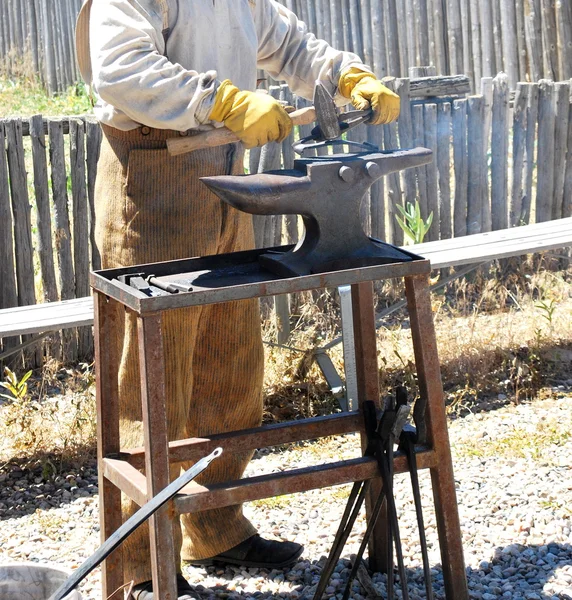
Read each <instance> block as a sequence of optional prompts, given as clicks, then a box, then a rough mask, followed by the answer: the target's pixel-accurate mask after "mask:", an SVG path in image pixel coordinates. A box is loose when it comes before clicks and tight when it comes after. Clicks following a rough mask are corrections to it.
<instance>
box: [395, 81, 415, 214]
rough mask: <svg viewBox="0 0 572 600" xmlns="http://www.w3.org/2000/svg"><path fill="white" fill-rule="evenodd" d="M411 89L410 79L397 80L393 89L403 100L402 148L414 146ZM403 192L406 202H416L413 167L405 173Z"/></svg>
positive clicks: (400, 132) (399, 128) (400, 131)
mask: <svg viewBox="0 0 572 600" xmlns="http://www.w3.org/2000/svg"><path fill="white" fill-rule="evenodd" d="M409 89H410V79H407V78H403V79H396V80H395V83H394V86H393V91H394V92H395V93H396V94H397V95H398V96H399V98H400V101H401V114H400V115H399V121H398V130H399V144H400V147H401V148H413V123H412V121H411V109H410V95H409ZM403 193H404V204H405V203H407V202H410V203H411V204H415V197H416V194H417V189H416V182H415V171H414V170H413V169H406V170H405V171H404V173H403Z"/></svg>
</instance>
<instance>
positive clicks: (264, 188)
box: [201, 171, 311, 215]
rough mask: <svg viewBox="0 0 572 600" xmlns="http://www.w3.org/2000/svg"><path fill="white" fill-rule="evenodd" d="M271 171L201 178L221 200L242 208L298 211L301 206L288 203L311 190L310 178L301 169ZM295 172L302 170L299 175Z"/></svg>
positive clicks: (258, 211) (265, 212)
mask: <svg viewBox="0 0 572 600" xmlns="http://www.w3.org/2000/svg"><path fill="white" fill-rule="evenodd" d="M279 173H280V175H278V174H274V173H271V172H268V173H259V174H257V175H220V176H215V177H201V181H202V182H203V183H204V184H205V185H206V186H207V187H208V188H209V189H210V190H211V191H213V192H214V193H215V194H216V195H217V196H218V197H219V198H220V199H221V200H223V201H224V202H226V203H227V204H230V205H231V206H233V207H234V208H237V209H238V210H242V211H244V212H247V213H250V214H253V215H288V214H298V212H299V209H298V207H297V203H296V206H294V205H292V204H291V203H290V202H288V198H292V199H294V198H296V197H297V196H299V194H301V193H303V192H305V191H307V190H309V189H310V186H311V182H310V178H309V177H307V176H306V175H305V174H304V173H302V172H301V171H290V175H284V174H283V173H284V171H279ZM294 173H299V175H295V174H294Z"/></svg>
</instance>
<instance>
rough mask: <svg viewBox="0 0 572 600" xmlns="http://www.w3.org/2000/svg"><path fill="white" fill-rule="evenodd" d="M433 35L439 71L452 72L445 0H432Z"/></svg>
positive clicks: (436, 63)
mask: <svg viewBox="0 0 572 600" xmlns="http://www.w3.org/2000/svg"><path fill="white" fill-rule="evenodd" d="M431 15H432V16H433V36H434V39H435V63H434V64H435V66H436V68H437V73H442V74H445V73H450V72H451V71H450V67H449V48H448V44H447V38H446V36H447V11H446V5H445V2H444V1H443V0H432V8H431Z"/></svg>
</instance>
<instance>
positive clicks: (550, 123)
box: [536, 79, 555, 223]
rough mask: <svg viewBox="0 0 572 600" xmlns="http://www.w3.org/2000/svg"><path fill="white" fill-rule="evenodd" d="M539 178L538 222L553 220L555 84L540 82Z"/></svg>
mask: <svg viewBox="0 0 572 600" xmlns="http://www.w3.org/2000/svg"><path fill="white" fill-rule="evenodd" d="M539 88H540V99H539V104H538V159H537V162H538V176H537V180H536V222H537V223H541V222H542V221H549V220H550V219H551V218H552V206H553V200H554V125H555V115H554V83H552V81H549V80H547V79H542V80H540V82H539Z"/></svg>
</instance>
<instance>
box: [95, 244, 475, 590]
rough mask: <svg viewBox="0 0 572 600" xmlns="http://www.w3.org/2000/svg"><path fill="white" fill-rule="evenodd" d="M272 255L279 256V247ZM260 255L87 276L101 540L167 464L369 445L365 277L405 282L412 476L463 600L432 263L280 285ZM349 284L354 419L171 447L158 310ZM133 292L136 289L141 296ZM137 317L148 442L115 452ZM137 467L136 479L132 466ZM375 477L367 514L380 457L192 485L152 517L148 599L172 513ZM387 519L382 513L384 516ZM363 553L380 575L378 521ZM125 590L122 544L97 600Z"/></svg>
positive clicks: (163, 559) (371, 344) (166, 581)
mask: <svg viewBox="0 0 572 600" xmlns="http://www.w3.org/2000/svg"><path fill="white" fill-rule="evenodd" d="M275 250H276V251H279V250H280V249H275ZM263 252H267V250H253V251H248V252H239V253H234V254H228V255H221V256H213V257H204V258H197V259H188V260H182V261H175V262H170V263H158V264H154V265H144V266H138V267H132V268H128V269H115V270H108V271H100V272H97V273H94V274H92V287H93V289H94V295H95V344H96V360H97V411H98V415H97V417H98V463H99V478H100V487H99V489H100V514H101V532H102V533H101V534H102V538H103V539H106V538H108V537H109V536H110V535H111V534H112V533H113V532H114V531H115V530H116V529H117V528H118V527H119V526H120V525H121V505H120V491H122V492H124V493H125V494H127V495H128V496H129V497H130V498H132V499H133V500H134V501H135V502H136V503H137V504H139V505H142V504H143V503H145V502H146V501H147V500H148V499H149V498H151V497H152V496H153V495H155V494H156V493H157V492H158V491H159V490H161V489H162V488H164V487H165V486H166V485H167V484H168V479H169V461H181V460H195V459H197V458H199V457H201V456H204V455H205V454H207V453H209V452H211V451H212V450H213V449H214V448H216V447H217V446H221V447H222V448H223V450H224V451H225V452H237V451H244V450H247V449H255V448H261V447H265V446H274V445H279V444H285V443H289V442H295V441H301V440H308V439H315V438H319V437H326V436H331V435H339V434H345V433H350V432H356V431H357V432H360V434H361V436H362V444H365V443H366V436H365V431H364V424H363V419H362V415H361V407H362V405H363V402H364V401H366V400H371V401H373V402H375V403H376V405H377V407H378V408H379V400H380V390H379V380H378V368H379V367H378V364H377V351H376V330H375V315H374V305H373V285H372V281H374V280H380V279H389V278H396V277H403V278H404V279H405V283H406V296H407V305H408V308H409V313H410V319H411V331H412V336H413V343H414V347H415V360H416V365H417V373H418V379H419V387H420V392H421V394H422V396H423V397H425V398H426V399H427V411H426V426H427V444H426V445H423V446H418V447H417V448H416V457H417V463H418V466H419V468H429V469H430V470H431V476H432V481H433V494H434V502H435V509H436V514H437V526H438V533H439V540H440V547H441V557H442V564H443V574H444V580H445V589H446V597H447V599H448V600H468V592H467V583H466V577H465V567H464V561H463V551H462V546H461V534H460V527H459V516H458V512H457V503H456V496H455V483H454V479H453V469H452V462H451V456H450V448H449V439H448V434H447V425H446V417H445V408H444V404H443V392H442V385H441V378H440V372H439V362H438V358H437V349H436V340H435V332H434V328H433V321H432V315H431V305H430V298H429V291H428V274H429V272H430V265H429V261H427V260H423V259H420V258H419V257H415V256H412V258H413V260H411V261H409V262H396V263H391V264H385V265H375V266H366V267H361V268H354V269H346V270H341V271H332V272H328V273H320V274H317V275H314V274H312V275H304V276H299V277H293V278H285V277H282V278H280V277H278V276H276V275H272V274H270V273H268V272H266V271H264V270H263V269H262V268H261V267H260V266H259V264H258V257H259V256H260V254H262V253H263ZM151 276H153V277H154V279H153V281H154V282H157V283H159V284H161V282H163V283H167V284H172V283H175V284H176V285H177V286H179V288H184V287H185V286H187V289H188V288H191V289H192V291H189V292H186V293H168V292H166V291H165V289H166V287H168V286H165V285H160V287H155V286H153V285H148V286H147V287H145V286H143V287H141V286H137V285H136V286H135V287H132V286H130V285H129V282H130V278H138V280H139V282H141V281H149V278H150V277H151ZM340 285H351V296H352V314H353V328H354V340H355V360H356V375H357V382H356V383H357V402H358V407H359V410H358V411H357V412H353V413H345V414H341V415H331V416H325V417H317V418H312V419H304V420H300V421H295V422H291V423H280V424H276V425H268V426H263V427H258V428H255V429H250V430H241V431H233V432H228V433H225V434H219V435H213V436H211V437H206V438H200V439H188V440H179V441H177V442H176V443H171V444H168V442H167V424H166V411H165V393H164V390H165V384H164V371H165V369H164V354H163V345H162V336H161V318H162V314H163V313H164V312H165V311H167V310H171V309H176V308H181V307H183V306H192V305H199V304H210V303H216V302H225V301H230V300H237V299H242V298H252V297H261V296H265V295H276V294H282V293H292V292H298V291H303V290H309V289H317V288H323V287H328V288H333V287H338V286H340ZM138 287H139V289H138ZM124 310H128V311H133V312H134V313H135V314H136V316H137V323H138V336H139V360H140V373H141V392H142V404H143V421H144V432H145V446H144V448H138V449H126V448H120V443H119V419H118V414H119V410H118V406H119V397H118V390H117V375H118V363H119V361H118V356H117V345H116V340H115V331H117V327H116V324H117V319H119V318H123V311H124ZM142 468H144V469H145V474H144V475H143V474H142V473H141V472H140V470H139V469H142ZM407 470H408V466H407V460H406V457H405V456H404V455H403V454H401V453H397V454H396V456H395V472H397V473H399V472H405V471H407ZM365 479H371V480H372V485H371V486H370V491H369V495H368V498H367V502H366V508H367V512H368V514H370V513H371V510H372V508H373V504H374V502H375V500H376V499H377V497H378V495H379V491H380V487H381V480H380V478H379V474H378V470H377V465H376V461H375V459H374V458H371V457H362V458H357V459H349V460H340V461H339V462H335V463H328V464H323V465H318V466H314V467H306V468H301V469H294V470H290V471H285V472H280V473H276V474H271V475H262V476H257V477H250V478H246V479H242V480H239V481H231V482H221V483H217V484H214V485H211V486H209V487H208V488H207V487H202V486H198V485H196V484H191V485H190V486H188V487H187V488H183V490H182V492H183V493H182V494H181V495H179V496H177V497H176V498H175V499H173V500H172V501H170V502H169V503H168V505H166V506H165V507H164V508H163V509H162V510H161V511H160V512H159V513H157V514H156V515H155V516H154V517H153V518H152V521H151V527H150V538H151V539H150V541H151V560H152V574H153V582H154V589H155V590H157V591H156V592H155V596H154V597H155V598H156V599H158V600H173V599H174V598H176V591H175V564H176V563H175V556H174V545H173V535H172V520H173V519H174V518H176V516H177V515H178V514H182V513H188V512H195V511H200V510H204V509H207V508H218V507H223V506H228V505H233V504H238V503H242V502H248V501H252V500H256V499H261V498H268V497H271V496H276V495H282V494H290V493H295V492H302V491H307V490H310V489H315V488H322V487H327V486H332V485H340V484H346V483H350V482H355V481H362V480H365ZM382 517H383V515H382ZM377 523H378V524H377V525H376V527H375V530H374V533H373V535H372V538H371V542H370V547H369V557H370V566H371V567H372V568H373V569H374V570H380V571H383V570H385V568H386V565H387V564H388V562H387V561H388V556H387V554H388V552H387V548H388V545H387V535H386V529H385V520H384V519H383V518H381V519H379V520H378V522H377ZM122 583H123V568H122V557H121V548H119V549H118V550H116V551H115V552H114V553H113V554H112V555H111V557H110V558H109V559H107V560H106V561H105V563H104V566H103V586H102V590H103V598H107V596H108V595H109V594H111V593H112V592H113V591H114V590H115V589H117V588H118V587H119V586H120V585H122Z"/></svg>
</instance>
